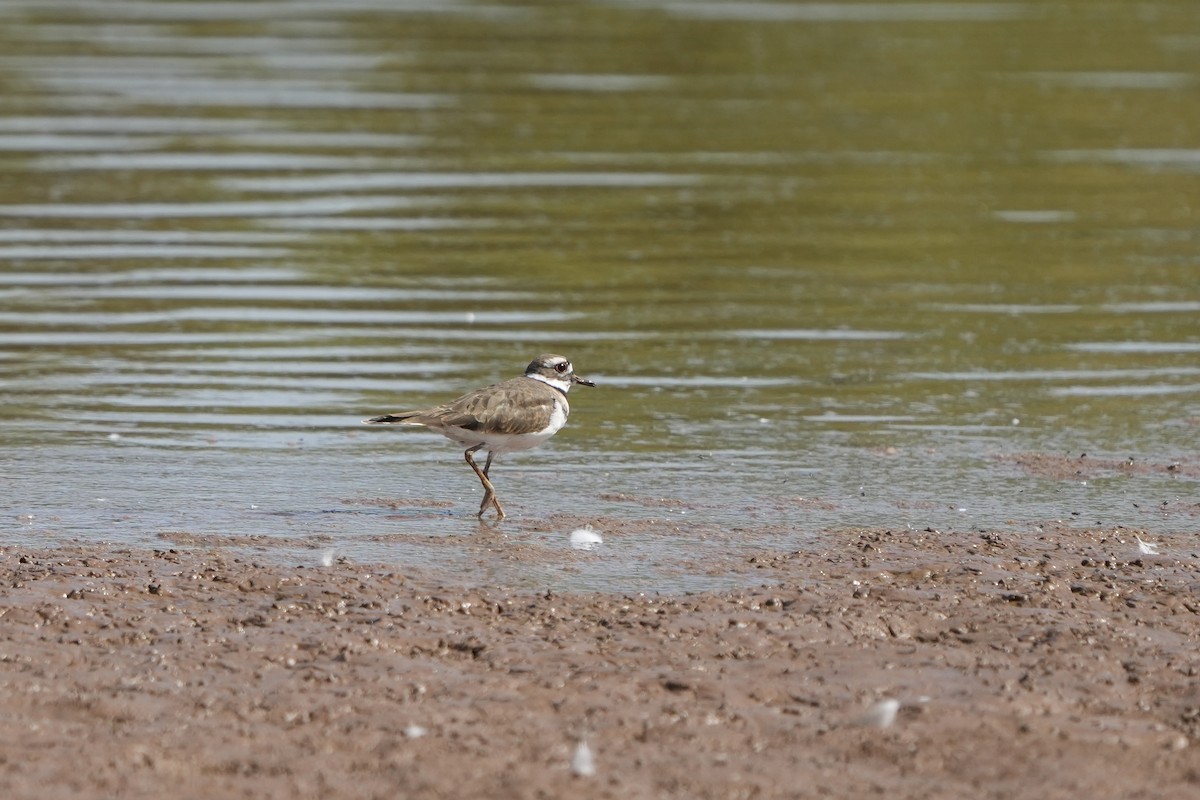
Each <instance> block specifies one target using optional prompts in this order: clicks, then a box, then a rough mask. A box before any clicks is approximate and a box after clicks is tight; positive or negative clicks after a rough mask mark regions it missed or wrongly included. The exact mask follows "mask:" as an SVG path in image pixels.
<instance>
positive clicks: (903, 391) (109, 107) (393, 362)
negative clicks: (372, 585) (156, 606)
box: [0, 0, 1200, 590]
mask: <svg viewBox="0 0 1200 800" xmlns="http://www.w3.org/2000/svg"><path fill="white" fill-rule="evenodd" d="M102 10H103V14H101V6H97V5H95V4H90V3H84V2H78V1H77V0H47V1H45V2H43V1H42V0H39V2H20V1H19V0H2V1H0V52H2V53H3V54H4V55H3V56H0V89H2V93H0V164H2V165H3V172H2V173H0V174H2V175H3V180H0V399H2V403H0V419H2V424H3V430H4V436H3V441H2V442H0V479H2V480H3V482H4V484H5V487H6V490H5V495H6V503H5V506H6V507H7V509H8V518H9V521H10V522H9V525H8V537H7V540H8V541H10V542H15V543H22V542H44V541H47V540H49V541H62V540H70V539H86V540H97V539H103V540H107V541H113V542H117V543H129V544H139V545H144V544H152V545H157V546H166V545H168V544H170V543H171V542H173V541H182V540H184V539H186V540H188V541H201V542H213V543H221V542H230V543H233V544H235V545H237V546H242V547H247V548H249V549H251V550H254V551H255V552H258V553H260V554H261V555H262V556H263V557H268V558H275V557H280V558H285V559H294V560H296V561H299V562H305V563H312V562H313V561H317V560H319V559H321V558H327V557H329V554H330V553H333V554H336V555H337V556H345V557H349V558H353V559H356V560H367V559H371V560H380V561H385V562H399V563H411V564H413V565H415V566H423V567H430V566H433V567H438V568H446V569H451V570H467V571H472V570H478V571H480V573H481V575H482V576H484V577H485V578H486V579H489V580H500V581H505V582H510V583H521V584H528V585H535V586H540V585H547V586H584V587H595V588H601V589H618V590H632V589H679V588H700V587H704V586H711V585H717V584H720V583H721V582H722V580H723V579H722V576H720V575H708V574H706V573H705V571H704V569H703V562H704V556H705V552H706V549H708V548H722V549H723V550H724V551H728V550H729V548H735V549H736V548H744V549H746V551H747V552H750V551H752V550H754V549H755V548H768V549H771V548H786V547H788V546H789V545H790V543H793V542H795V541H798V540H802V539H810V538H811V537H819V536H821V535H822V531H823V530H828V529H835V528H843V527H850V526H866V525H886V526H891V527H897V526H901V527H903V526H913V527H917V528H925V527H934V528H941V527H957V528H964V527H970V526H978V527H992V526H1005V525H1013V524H1016V525H1032V524H1037V523H1038V522H1040V521H1044V520H1051V519H1065V520H1077V521H1080V522H1081V523H1086V524H1088V525H1113V526H1116V525H1125V526H1129V527H1134V528H1138V529H1144V530H1147V531H1150V532H1154V531H1161V530H1179V529H1182V528H1188V527H1189V526H1190V527H1194V525H1195V515H1196V513H1197V511H1196V508H1197V507H1196V505H1195V501H1196V484H1195V478H1194V475H1195V473H1194V471H1192V470H1182V471H1181V470H1174V471H1173V470H1169V469H1167V468H1166V467H1167V466H1169V465H1171V464H1173V463H1175V462H1176V461H1182V462H1184V463H1189V459H1191V460H1193V461H1194V459H1195V457H1196V450H1197V448H1196V440H1197V433H1198V431H1200V422H1198V421H1200V366H1198V364H1200V362H1198V361H1197V355H1198V354H1200V323H1198V322H1197V320H1198V319H1200V316H1198V314H1197V311H1200V280H1198V278H1197V274H1198V268H1200V259H1198V258H1197V255H1196V253H1197V242H1198V240H1200V233H1198V231H1200V227H1198V226H1197V219H1196V211H1195V203H1194V202H1193V200H1192V198H1193V197H1194V195H1195V183H1196V167H1197V164H1198V163H1200V142H1198V141H1197V139H1196V128H1195V125H1194V120H1195V119H1196V118H1197V113H1198V112H1200V95H1197V93H1196V91H1195V90H1196V87H1197V85H1198V84H1200V73H1198V72H1197V70H1196V66H1195V65H1196V63H1197V60H1196V56H1197V53H1198V52H1200V17H1197V16H1196V14H1195V13H1194V10H1193V9H1192V8H1191V5H1190V4H1188V3H1173V2H1146V3H1138V4H1120V3H1107V4H1095V3H1091V2H1053V3H1050V2H1047V3H1022V2H1011V3H1003V2H1001V3H967V2H958V3H956V2H932V3H887V4H883V3H759V2H668V1H667V0H663V1H662V2H657V1H655V0H644V1H637V2H630V1H626V2H617V1H614V2H596V3H589V4H568V5H563V6H555V5H550V6H545V7H542V6H528V5H518V4H508V3H491V4H474V3H466V2H462V3H456V2H437V3H428V2H412V3H409V2H382V0H351V1H350V2H344V3H338V4H328V3H316V2H302V0H280V1H279V2H269V3H255V4H242V3H235V2H228V3H226V2H170V3H168V2H150V1H147V0H113V1H112V2H108V3H105V4H103V7H102ZM545 351H551V352H562V353H565V354H567V355H569V356H570V357H571V358H572V359H573V360H574V362H575V364H576V366H577V368H578V370H579V371H580V372H581V373H583V374H584V375H587V376H588V377H591V378H593V379H594V380H596V382H597V383H598V384H599V387H598V388H596V389H594V390H588V389H576V390H575V391H574V392H573V393H572V396H571V397H572V411H573V413H572V417H571V422H570V425H569V426H568V427H567V429H566V430H564V431H563V432H562V433H560V434H559V435H558V436H557V437H556V438H555V440H553V441H552V442H551V443H550V444H548V445H547V446H546V447H544V448H542V449H541V450H538V451H534V452H532V453H527V454H520V455H514V456H511V457H506V458H505V459H503V460H501V461H499V462H498V464H497V467H496V472H495V477H496V481H497V484H498V487H499V490H500V495H501V498H502V499H503V500H504V502H505V505H506V508H507V509H508V510H509V513H510V517H511V518H510V520H506V521H505V523H504V524H503V525H502V526H500V528H499V531H500V532H501V533H502V534H504V535H507V536H508V537H509V539H510V540H511V541H512V542H514V543H517V544H528V545H529V546H531V547H534V548H538V549H539V551H540V552H543V554H544V558H543V559H542V560H543V561H544V564H545V566H544V568H540V569H539V570H534V569H533V568H532V567H530V566H529V565H528V564H527V563H525V564H523V565H521V564H509V563H506V561H505V559H504V558H503V556H502V551H501V553H499V554H494V555H495V558H494V559H483V563H481V560H480V558H479V555H478V553H477V552H476V551H473V550H470V551H459V550H456V549H455V548H454V547H447V546H444V545H443V544H442V543H441V540H442V539H443V538H444V537H462V536H474V535H476V534H477V533H479V530H480V529H479V524H478V522H477V521H476V520H475V518H474V516H473V514H472V512H473V511H474V510H475V509H476V508H477V503H478V499H479V497H480V494H479V487H478V485H477V482H476V481H475V479H474V476H473V475H472V474H471V472H470V470H469V469H467V467H466V465H465V464H463V463H462V462H461V455H460V454H459V452H458V451H457V450H456V448H455V447H454V446H452V445H450V444H448V443H446V442H445V441H444V440H442V439H441V438H440V437H437V436H436V435H433V434H429V433H425V432H419V431H409V430H396V429H384V430H376V429H373V428H371V429H368V428H364V427H363V426H361V425H360V424H359V420H360V419H361V418H363V417H366V416H369V415H373V414H376V413H381V412H386V411H393V410H399V409H402V408H408V407H415V406H420V405H425V404H429V403H432V402H435V401H441V400H443V399H447V398H449V397H452V396H455V395H456V394H458V393H461V392H462V391H465V390H467V389H470V388H473V387H475V386H477V385H482V384H484V383H488V382H492V381H495V380H500V379H504V378H507V377H511V376H512V375H515V374H517V373H518V372H519V371H520V369H521V368H522V367H523V365H524V364H525V363H527V362H528V361H529V359H530V358H531V357H532V356H534V355H536V354H537V353H540V352H545ZM1030 452H1033V453H1051V454H1059V455H1071V456H1077V455H1079V454H1081V453H1088V454H1089V455H1090V456H1100V457H1106V458H1111V459H1128V458H1132V459H1133V460H1134V461H1135V463H1138V464H1148V465H1150V466H1151V467H1153V468H1150V469H1146V470H1141V471H1126V472H1122V471H1121V470H1109V471H1107V472H1104V473H1102V474H1100V475H1098V476H1097V475H1094V474H1081V475H1080V476H1079V477H1078V479H1063V478H1061V477H1060V478H1053V477H1049V476H1044V475H1039V474H1035V473H1031V472H1028V471H1024V470H1022V469H1020V468H1019V467H1017V466H1015V465H1014V463H1013V462H1012V461H1011V459H1010V457H1012V456H1015V455H1018V454H1022V453H1030ZM585 521H591V522H592V524H593V525H594V527H596V528H597V530H599V531H600V532H601V533H602V534H604V533H606V532H608V533H610V535H609V536H607V537H606V541H605V544H604V545H602V546H601V547H600V549H599V550H597V551H595V552H592V553H587V554H583V555H581V554H578V553H575V552H572V551H571V550H570V546H569V542H568V533H569V532H570V531H569V528H572V527H575V526H577V525H578V524H582V523H583V522H585ZM626 523H635V524H634V525H633V526H632V527H627V526H626ZM489 530H490V529H489ZM189 537H190V538H189ZM196 537H201V538H200V539H197V538H196ZM203 537H211V538H208V539H205V538H203ZM568 564H569V569H567V568H564V565H568Z"/></svg>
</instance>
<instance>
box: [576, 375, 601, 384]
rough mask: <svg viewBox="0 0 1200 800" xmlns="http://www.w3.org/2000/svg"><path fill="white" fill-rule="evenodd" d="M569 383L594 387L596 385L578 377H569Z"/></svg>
mask: <svg viewBox="0 0 1200 800" xmlns="http://www.w3.org/2000/svg"><path fill="white" fill-rule="evenodd" d="M571 383H581V384H583V385H584V386H595V385H596V384H594V383H592V382H591V381H589V380H588V379H587V378H581V377H580V376H578V375H572V376H571Z"/></svg>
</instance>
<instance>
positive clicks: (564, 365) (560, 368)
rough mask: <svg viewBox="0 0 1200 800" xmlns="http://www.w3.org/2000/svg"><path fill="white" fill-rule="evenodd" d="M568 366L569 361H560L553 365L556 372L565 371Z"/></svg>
mask: <svg viewBox="0 0 1200 800" xmlns="http://www.w3.org/2000/svg"><path fill="white" fill-rule="evenodd" d="M570 368H571V363H570V362H569V361H560V362H558V363H557V364H555V365H554V371H555V372H558V373H563V372H566V371H567V370H569V369H570Z"/></svg>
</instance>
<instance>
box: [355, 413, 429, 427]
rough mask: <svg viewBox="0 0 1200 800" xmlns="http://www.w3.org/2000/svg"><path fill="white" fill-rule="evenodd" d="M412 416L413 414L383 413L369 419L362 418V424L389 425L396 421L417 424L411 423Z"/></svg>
mask: <svg viewBox="0 0 1200 800" xmlns="http://www.w3.org/2000/svg"><path fill="white" fill-rule="evenodd" d="M413 416H414V415H413V414H384V415H382V416H379V417H371V418H370V419H364V420H363V424H365V425H390V424H394V423H397V422H401V423H403V422H408V424H410V425H412V424H417V423H413V422H411V421H410V420H411V418H412V417H413Z"/></svg>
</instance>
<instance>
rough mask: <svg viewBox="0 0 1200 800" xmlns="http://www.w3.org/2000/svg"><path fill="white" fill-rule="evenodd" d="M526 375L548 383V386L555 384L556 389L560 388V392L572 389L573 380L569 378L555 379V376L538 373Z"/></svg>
mask: <svg viewBox="0 0 1200 800" xmlns="http://www.w3.org/2000/svg"><path fill="white" fill-rule="evenodd" d="M525 377H526V378H533V379H534V380H535V381H541V382H542V383H544V384H546V385H547V386H553V387H554V388H555V389H558V390H559V391H560V392H563V393H564V394H565V393H566V392H569V391H571V381H570V379H569V378H568V379H567V380H555V379H554V378H548V377H546V376H545V375H537V374H534V375H526V376H525Z"/></svg>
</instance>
